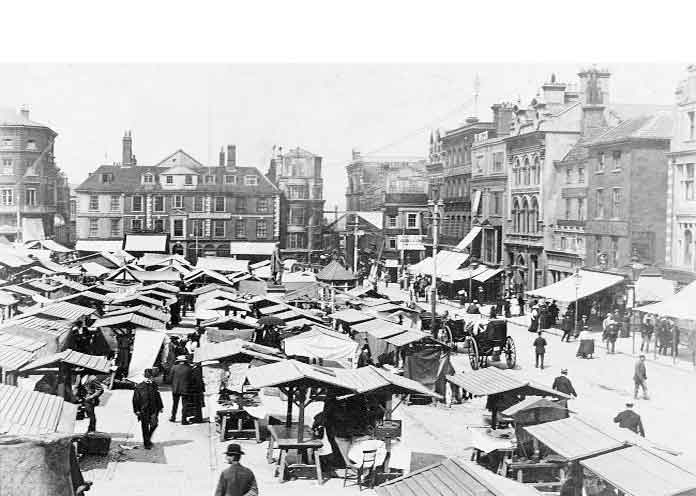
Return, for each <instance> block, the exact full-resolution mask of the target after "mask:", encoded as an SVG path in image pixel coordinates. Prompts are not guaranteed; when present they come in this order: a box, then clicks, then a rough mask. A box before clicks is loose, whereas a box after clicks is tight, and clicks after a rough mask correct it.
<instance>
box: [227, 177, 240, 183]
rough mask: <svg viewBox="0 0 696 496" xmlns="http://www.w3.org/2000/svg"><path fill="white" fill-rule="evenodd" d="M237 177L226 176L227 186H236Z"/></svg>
mask: <svg viewBox="0 0 696 496" xmlns="http://www.w3.org/2000/svg"><path fill="white" fill-rule="evenodd" d="M236 177H237V176H225V184H235V183H236Z"/></svg>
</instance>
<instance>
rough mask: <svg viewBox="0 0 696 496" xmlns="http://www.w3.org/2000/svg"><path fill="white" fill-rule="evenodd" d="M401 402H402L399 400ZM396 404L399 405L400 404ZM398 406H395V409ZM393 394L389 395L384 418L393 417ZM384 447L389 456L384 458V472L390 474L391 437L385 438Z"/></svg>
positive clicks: (389, 418)
mask: <svg viewBox="0 0 696 496" xmlns="http://www.w3.org/2000/svg"><path fill="white" fill-rule="evenodd" d="M399 403H401V402H399ZM396 406H399V405H398V404H397V405H396ZM395 409H396V408H394V410H395ZM392 411H393V410H392V395H391V394H390V395H389V396H388V397H387V404H386V409H385V412H384V420H391V418H392ZM384 448H385V449H386V451H387V456H386V457H385V458H384V473H385V474H389V458H390V457H391V438H389V437H388V438H387V439H385V440H384Z"/></svg>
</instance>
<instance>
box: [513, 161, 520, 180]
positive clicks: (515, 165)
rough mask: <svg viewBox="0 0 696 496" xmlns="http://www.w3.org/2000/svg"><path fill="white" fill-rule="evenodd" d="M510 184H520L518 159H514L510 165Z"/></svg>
mask: <svg viewBox="0 0 696 496" xmlns="http://www.w3.org/2000/svg"><path fill="white" fill-rule="evenodd" d="M512 182H513V184H515V185H518V184H520V159H515V162H514V163H513V164H512Z"/></svg>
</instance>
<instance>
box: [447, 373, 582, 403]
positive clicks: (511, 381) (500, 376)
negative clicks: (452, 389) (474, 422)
mask: <svg viewBox="0 0 696 496" xmlns="http://www.w3.org/2000/svg"><path fill="white" fill-rule="evenodd" d="M518 374H519V372H514V371H507V370H500V369H498V368H495V367H486V368H482V369H478V370H472V371H470V372H467V373H466V374H454V375H450V376H447V380H448V381H449V382H451V383H452V384H454V385H456V386H459V387H461V388H463V389H465V390H466V391H467V392H469V393H471V394H473V395H474V396H487V395H489V394H498V393H504V392H507V391H514V390H517V389H521V390H524V392H526V394H528V395H536V396H553V397H555V398H562V399H570V396H568V395H566V394H564V393H561V392H559V391H556V390H555V389H551V388H550V387H547V386H544V385H541V384H536V383H534V382H532V381H530V380H528V379H523V378H521V377H518Z"/></svg>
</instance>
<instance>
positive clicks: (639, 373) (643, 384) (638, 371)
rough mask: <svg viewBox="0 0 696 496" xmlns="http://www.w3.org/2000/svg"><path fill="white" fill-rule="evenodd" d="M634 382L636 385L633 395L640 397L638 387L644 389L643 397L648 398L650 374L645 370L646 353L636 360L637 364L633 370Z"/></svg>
mask: <svg viewBox="0 0 696 496" xmlns="http://www.w3.org/2000/svg"><path fill="white" fill-rule="evenodd" d="M633 384H634V386H635V388H634V390H633V397H634V398H635V399H638V388H642V389H643V398H645V399H646V400H647V399H649V398H648V374H647V373H646V370H645V355H641V356H640V357H639V358H638V361H637V362H636V366H635V368H634V370H633Z"/></svg>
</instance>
